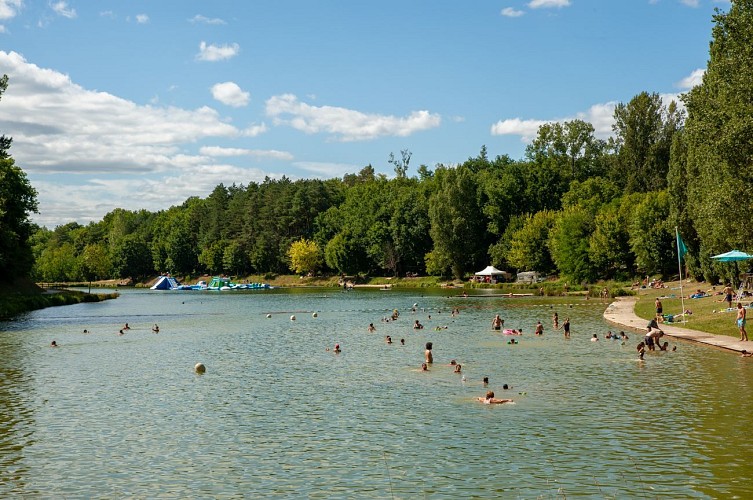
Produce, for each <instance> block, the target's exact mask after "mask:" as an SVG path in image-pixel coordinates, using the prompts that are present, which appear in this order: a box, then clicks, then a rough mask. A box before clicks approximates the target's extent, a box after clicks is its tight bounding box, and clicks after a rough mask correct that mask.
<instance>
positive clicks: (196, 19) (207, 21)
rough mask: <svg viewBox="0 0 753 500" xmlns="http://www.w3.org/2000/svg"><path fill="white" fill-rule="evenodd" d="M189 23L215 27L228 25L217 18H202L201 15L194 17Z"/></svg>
mask: <svg viewBox="0 0 753 500" xmlns="http://www.w3.org/2000/svg"><path fill="white" fill-rule="evenodd" d="M188 21H189V22H191V23H194V24H198V23H201V24H214V25H219V24H226V23H225V21H223V20H222V19H220V18H217V17H215V18H211V19H210V18H208V17H205V16H202V15H200V14H196V15H195V16H193V17H192V18H191V19H189V20H188Z"/></svg>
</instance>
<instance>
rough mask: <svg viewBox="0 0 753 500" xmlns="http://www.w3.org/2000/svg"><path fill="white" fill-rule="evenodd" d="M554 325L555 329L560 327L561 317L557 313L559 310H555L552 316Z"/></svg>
mask: <svg viewBox="0 0 753 500" xmlns="http://www.w3.org/2000/svg"><path fill="white" fill-rule="evenodd" d="M552 326H553V327H554V329H555V330H559V329H560V317H559V315H558V314H557V311H554V315H553V316H552Z"/></svg>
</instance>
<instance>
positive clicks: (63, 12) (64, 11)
mask: <svg viewBox="0 0 753 500" xmlns="http://www.w3.org/2000/svg"><path fill="white" fill-rule="evenodd" d="M50 7H51V8H52V10H53V11H55V13H56V14H57V15H59V16H63V17H67V18H68V19H74V18H75V17H76V9H74V8H69V7H68V2H64V1H63V0H60V1H59V2H55V3H53V4H50Z"/></svg>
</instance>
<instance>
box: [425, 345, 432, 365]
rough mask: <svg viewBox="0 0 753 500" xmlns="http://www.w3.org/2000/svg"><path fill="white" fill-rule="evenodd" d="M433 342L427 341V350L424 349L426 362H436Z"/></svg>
mask: <svg viewBox="0 0 753 500" xmlns="http://www.w3.org/2000/svg"><path fill="white" fill-rule="evenodd" d="M432 347H433V346H432V343H431V342H427V343H426V351H424V358H425V359H426V364H429V365H430V364H432V363H434V355H432V353H431V348H432Z"/></svg>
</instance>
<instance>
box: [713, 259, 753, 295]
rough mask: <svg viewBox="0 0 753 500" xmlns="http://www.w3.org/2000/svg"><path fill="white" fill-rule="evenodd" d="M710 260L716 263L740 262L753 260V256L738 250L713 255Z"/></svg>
mask: <svg viewBox="0 0 753 500" xmlns="http://www.w3.org/2000/svg"><path fill="white" fill-rule="evenodd" d="M711 258H712V259H714V260H715V261H717V262H740V261H742V260H750V259H753V255H750V254H747V253H745V252H741V251H740V250H730V251H729V252H725V253H720V254H719V255H714V256H713V257H711ZM735 272H737V268H735ZM732 285H733V286H734V285H735V284H734V283H732Z"/></svg>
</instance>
